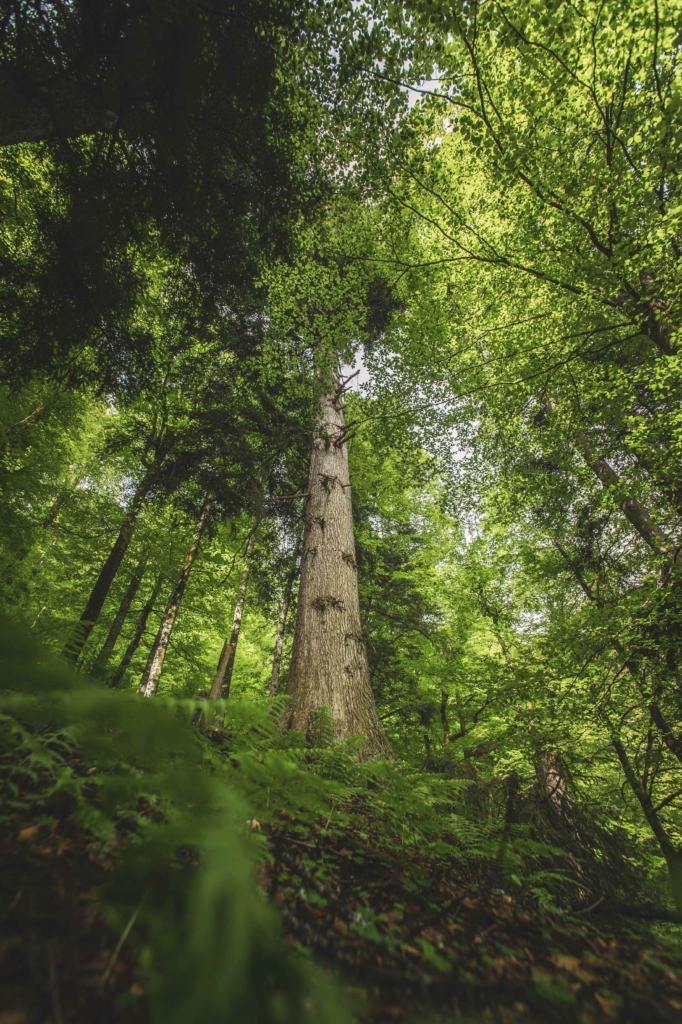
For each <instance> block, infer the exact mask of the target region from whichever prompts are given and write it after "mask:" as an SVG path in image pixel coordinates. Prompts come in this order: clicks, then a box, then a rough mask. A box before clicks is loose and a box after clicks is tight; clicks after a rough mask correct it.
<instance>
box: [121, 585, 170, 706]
mask: <svg viewBox="0 0 682 1024" xmlns="http://www.w3.org/2000/svg"><path fill="white" fill-rule="evenodd" d="M164 578H165V577H164V575H163V573H161V574H160V575H159V577H158V579H157V580H156V583H155V584H154V588H153V590H152V592H151V595H150V597H149V600H148V601H147V603H146V604H145V606H144V608H143V609H142V611H141V612H140V616H139V618H138V620H137V625H136V626H135V632H134V633H133V635H132V637H131V639H130V642H129V644H128V646H127V647H126V649H125V654H124V655H123V657H122V658H121V662H120V664H119V666H118V668H117V669H116V671H115V672H114V674H113V675H112V677H111V679H110V680H109V686H110V687H111V688H112V690H115V689H116V688H117V687H118V685H119V684H120V682H121V680H122V679H123V677H124V675H125V674H126V669H127V668H128V665H129V664H130V662H131V661H132V660H133V656H134V654H135V651H136V650H137V648H138V647H139V646H140V641H141V640H142V637H143V636H144V631H145V629H146V628H147V619H148V618H149V616H150V615H151V613H152V611H153V610H154V604H155V603H156V599H157V597H158V596H159V594H160V592H161V587H162V586H163V581H164Z"/></svg>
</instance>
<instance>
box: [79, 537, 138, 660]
mask: <svg viewBox="0 0 682 1024" xmlns="http://www.w3.org/2000/svg"><path fill="white" fill-rule="evenodd" d="M146 568H147V557H146V555H145V556H144V557H143V558H141V559H140V561H139V562H138V563H137V566H136V567H135V571H134V572H133V575H132V576H131V578H130V583H129V584H128V586H127V588H126V592H125V594H124V595H123V597H122V598H121V603H120V605H119V606H118V611H117V612H116V615H115V616H114V621H113V622H112V623H111V628H110V630H109V632H108V634H107V638H106V640H105V641H104V643H103V644H102V649H101V650H100V652H99V654H98V655H97V657H96V658H95V663H94V665H93V666H92V675H93V676H100V675H101V674H102V672H103V671H104V669H106V666H107V663H108V661H109V658H110V657H111V653H112V651H113V649H114V647H115V646H116V641H117V640H118V638H119V636H120V634H121V630H122V629H123V624H124V623H125V620H126V618H127V617H128V612H129V611H130V607H131V605H132V603H133V601H134V600H135V595H136V594H137V592H138V590H139V588H140V583H141V582H142V577H143V576H144V572H145V569H146Z"/></svg>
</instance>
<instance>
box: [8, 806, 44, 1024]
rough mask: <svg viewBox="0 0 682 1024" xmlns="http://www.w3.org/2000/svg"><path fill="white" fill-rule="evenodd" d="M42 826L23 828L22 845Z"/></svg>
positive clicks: (20, 834)
mask: <svg viewBox="0 0 682 1024" xmlns="http://www.w3.org/2000/svg"><path fill="white" fill-rule="evenodd" d="M39 829H40V825H29V826H28V828H22V830H21V832H20V833H19V835H18V836H17V839H18V840H19V842H20V843H27V842H28V841H29V839H33V837H34V835H36V833H37V832H38V831H39ZM0 1024H3V1021H2V1018H1V1017H0Z"/></svg>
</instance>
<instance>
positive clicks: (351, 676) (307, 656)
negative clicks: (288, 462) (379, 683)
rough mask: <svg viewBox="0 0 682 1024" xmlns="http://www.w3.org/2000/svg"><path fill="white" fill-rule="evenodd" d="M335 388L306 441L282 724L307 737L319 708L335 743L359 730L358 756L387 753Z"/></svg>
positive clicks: (342, 422) (326, 397)
mask: <svg viewBox="0 0 682 1024" xmlns="http://www.w3.org/2000/svg"><path fill="white" fill-rule="evenodd" d="M339 392H340V389H339V391H336V392H332V393H330V394H325V395H322V397H321V398H320V415H319V420H318V423H317V427H316V431H315V437H314V440H313V449H312V455H311V458H310V475H309V482H308V493H309V497H308V503H307V507H306V513H305V527H304V533H303V549H302V554H301V583H300V587H299V592H298V610H297V614H296V631H295V634H294V645H293V651H292V657H291V666H290V668H289V679H288V682H287V688H286V692H287V694H288V695H289V696H290V697H291V700H290V702H289V704H288V706H287V708H286V710H285V712H284V715H283V718H282V727H283V728H288V729H297V730H299V731H300V732H302V733H304V734H306V735H308V736H310V735H311V732H312V727H313V723H314V717H315V712H316V711H317V710H318V709H320V708H327V710H328V712H329V714H330V716H331V719H332V722H333V725H334V735H335V738H336V739H337V740H343V739H346V738H347V737H349V736H357V735H359V734H362V735H363V736H364V737H365V744H364V747H363V749H362V753H361V756H362V757H363V758H368V757H371V756H372V755H374V754H384V755H385V756H388V757H392V756H393V755H392V751H391V747H390V744H389V742H388V739H387V738H386V735H385V733H384V731H383V729H382V727H381V723H380V722H379V718H378V715H377V710H376V705H375V703H374V694H373V693H372V687H371V684H370V679H369V666H368V663H367V652H366V649H365V641H364V637H363V635H362V624H361V622H360V598H359V594H358V581H357V569H356V563H355V537H354V533H353V513H352V507H351V497H350V478H349V472H348V447H347V443H346V442H347V434H346V421H345V416H344V411H343V406H342V404H341V399H340V397H339Z"/></svg>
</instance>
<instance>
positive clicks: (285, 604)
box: [270, 533, 303, 699]
mask: <svg viewBox="0 0 682 1024" xmlns="http://www.w3.org/2000/svg"><path fill="white" fill-rule="evenodd" d="M302 540H303V534H302V533H299V535H298V539H297V541H296V548H295V549H294V554H293V556H292V561H291V569H290V570H289V575H288V576H287V581H286V585H285V587H284V597H283V598H282V606H281V608H280V610H279V619H278V620H277V639H276V640H275V652H274V655H273V658H272V675H271V676H270V698H271V699H272V698H273V697H276V696H277V691H278V689H279V670H280V668H281V665H282V648H283V647H284V630H285V628H286V624H287V614H288V612H289V605H290V604H291V594H292V592H293V589H294V582H295V580H296V576H297V575H298V556H299V554H300V551H301V541H302Z"/></svg>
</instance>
